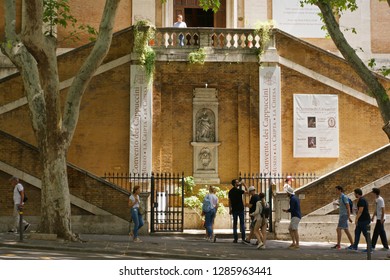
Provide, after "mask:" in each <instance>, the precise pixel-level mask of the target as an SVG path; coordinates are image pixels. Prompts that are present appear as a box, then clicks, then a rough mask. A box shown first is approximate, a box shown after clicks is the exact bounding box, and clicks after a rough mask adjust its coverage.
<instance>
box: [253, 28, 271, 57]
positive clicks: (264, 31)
mask: <svg viewBox="0 0 390 280" xmlns="http://www.w3.org/2000/svg"><path fill="white" fill-rule="evenodd" d="M272 28H273V22H270V21H269V22H260V23H258V24H257V27H256V29H255V31H254V34H255V36H256V35H257V36H259V38H260V40H259V44H260V47H259V48H258V49H257V56H258V59H259V63H260V58H261V56H262V55H263V54H264V52H265V48H266V46H267V45H268V43H269V41H270V40H271V30H272Z"/></svg>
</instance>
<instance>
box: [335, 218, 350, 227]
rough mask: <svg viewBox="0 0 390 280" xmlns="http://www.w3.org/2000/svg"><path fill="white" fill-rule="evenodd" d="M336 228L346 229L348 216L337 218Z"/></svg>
mask: <svg viewBox="0 0 390 280" xmlns="http://www.w3.org/2000/svg"><path fill="white" fill-rule="evenodd" d="M337 227H338V228H342V229H348V215H341V216H340V217H339V224H338V225H337Z"/></svg>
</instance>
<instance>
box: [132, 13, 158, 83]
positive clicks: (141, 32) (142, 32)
mask: <svg viewBox="0 0 390 280" xmlns="http://www.w3.org/2000/svg"><path fill="white" fill-rule="evenodd" d="M155 31H156V27H154V25H153V24H152V23H151V22H150V21H148V20H139V21H137V22H136V24H135V25H134V51H135V52H136V53H138V55H139V62H140V64H141V65H142V66H143V67H145V71H146V76H147V79H148V81H149V82H151V81H152V78H153V74H154V66H155V61H156V53H155V51H154V50H153V49H152V48H151V47H150V46H149V41H150V40H152V39H154V35H155Z"/></svg>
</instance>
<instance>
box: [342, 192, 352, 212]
mask: <svg viewBox="0 0 390 280" xmlns="http://www.w3.org/2000/svg"><path fill="white" fill-rule="evenodd" d="M344 195H345V194H344ZM345 196H346V195H345ZM346 197H347V199H348V204H349V210H350V211H351V214H352V209H353V202H352V200H351V199H350V198H349V197H348V196H346ZM345 206H347V205H345Z"/></svg>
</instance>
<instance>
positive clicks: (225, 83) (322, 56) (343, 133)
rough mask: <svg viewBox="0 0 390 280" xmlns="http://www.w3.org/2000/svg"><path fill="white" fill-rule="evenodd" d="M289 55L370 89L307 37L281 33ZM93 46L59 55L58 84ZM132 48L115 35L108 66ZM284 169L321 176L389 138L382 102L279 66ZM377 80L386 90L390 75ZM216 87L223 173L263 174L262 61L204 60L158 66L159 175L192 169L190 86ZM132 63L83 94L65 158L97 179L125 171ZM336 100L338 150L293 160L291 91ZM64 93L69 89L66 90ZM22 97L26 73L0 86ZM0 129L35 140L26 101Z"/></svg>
mask: <svg viewBox="0 0 390 280" xmlns="http://www.w3.org/2000/svg"><path fill="white" fill-rule="evenodd" d="M276 36H277V37H276V44H277V49H278V52H279V54H280V55H281V56H283V57H284V58H287V59H289V60H291V61H293V62H296V63H298V64H300V65H303V66H304V67H306V68H309V69H312V70H313V71H316V72H319V73H321V74H323V75H326V76H329V77H330V78H332V79H334V80H336V81H339V82H341V83H344V84H346V85H347V86H350V87H353V88H354V89H356V90H359V91H362V92H364V90H365V87H364V86H363V85H362V83H361V81H360V80H359V79H358V77H357V76H356V75H355V74H353V72H352V71H351V69H350V68H349V67H348V65H347V64H346V63H345V61H343V60H342V59H340V58H338V57H335V56H334V55H331V54H329V53H328V52H325V51H323V50H321V49H319V48H316V47H313V46H311V45H309V44H308V43H306V42H303V41H301V40H298V39H296V38H293V37H291V36H288V35H287V34H285V33H283V32H277V33H276ZM90 48H91V45H87V46H84V47H81V48H79V49H76V50H74V51H72V52H70V53H66V54H64V55H62V56H60V57H59V69H60V76H61V78H60V80H61V81H64V80H67V79H69V78H71V77H73V75H75V73H76V71H77V69H78V67H79V66H80V65H81V63H82V62H83V60H84V59H85V57H86V56H87V55H88V53H89V51H90ZM131 51H132V33H131V29H128V30H123V31H121V32H119V33H116V34H115V36H114V38H113V43H112V47H111V49H110V52H109V54H108V56H107V58H106V59H105V62H109V61H112V60H115V59H118V58H121V57H123V56H126V55H128V54H129V53H131ZM281 73H282V74H281V75H282V77H281V86H282V87H281V95H282V104H281V107H282V117H281V121H282V132H283V134H282V161H283V166H282V170H283V171H284V172H293V173H302V172H315V173H316V174H317V175H322V174H325V173H327V172H330V171H332V170H334V169H336V168H338V167H340V166H343V165H345V164H347V163H348V162H350V161H352V160H354V159H356V158H358V157H360V156H363V155H365V154H367V153H369V152H371V151H373V150H375V149H377V148H379V147H381V146H383V145H385V144H386V143H388V139H387V137H386V135H385V134H384V133H383V132H382V120H381V117H380V114H379V110H378V108H377V107H375V106H372V105H369V104H366V103H364V102H363V101H360V100H358V99H356V98H354V97H351V96H349V95H347V94H344V93H342V92H339V91H337V90H335V89H333V88H331V87H329V86H327V85H326V84H322V83H320V82H318V81H315V80H313V79H311V78H309V77H307V76H304V75H303V74H301V73H299V72H297V71H295V70H292V69H290V68H287V67H284V66H282V67H281ZM381 81H382V82H383V83H384V84H385V85H386V86H388V87H390V82H389V80H384V79H381ZM206 83H207V84H208V86H209V87H214V88H217V89H218V95H219V141H220V142H221V145H220V146H219V159H218V160H219V176H220V179H221V183H223V184H229V183H230V181H231V179H232V178H234V177H236V176H237V174H238V173H239V172H240V171H241V172H258V171H259V159H260V157H261V156H262V155H261V154H260V150H259V119H258V116H259V104H258V103H259V98H258V92H259V66H258V64H257V63H249V62H239V63H224V62H207V63H205V64H204V65H191V64H189V63H187V62H185V61H181V62H172V61H171V62H157V64H156V73H155V79H154V84H153V160H152V162H153V171H155V172H182V171H183V172H184V174H185V176H188V175H191V174H192V170H193V167H192V164H193V163H192V161H193V155H192V152H193V147H192V146H191V141H192V93H193V90H194V88H197V87H204V86H205V84H206ZM129 92H130V63H125V64H123V65H121V66H119V67H116V68H114V69H112V70H110V71H107V72H105V73H103V74H100V75H98V76H96V77H94V78H93V79H92V81H91V83H90V86H89V87H88V89H87V90H86V93H85V94H84V97H83V100H82V105H81V112H80V117H79V122H78V126H77V129H76V132H75V135H74V138H73V141H72V143H71V146H70V148H69V152H68V161H69V162H71V163H73V164H75V165H77V166H80V167H82V168H83V169H85V170H88V171H89V172H91V173H93V174H97V175H98V176H103V174H104V173H105V172H128V170H129V141H130V140H129V137H130V134H129V125H130V116H129V108H130V98H129ZM294 93H301V94H302V93H303V94H305V93H307V94H337V95H338V96H339V108H340V110H339V117H340V123H339V125H340V130H339V131H340V137H339V141H340V156H339V157H338V158H319V159H317V158H316V159H314V158H294V157H293V94H294ZM64 94H66V90H64ZM22 97H23V86H22V84H21V80H20V77H19V76H18V75H14V76H12V77H9V78H7V79H3V80H1V82H0V106H2V105H4V104H8V103H9V102H12V101H15V100H18V99H19V98H22ZM0 130H4V131H6V132H7V133H9V134H11V135H14V136H16V137H18V138H20V139H23V140H24V141H26V142H28V143H30V144H32V145H34V144H35V139H34V135H33V132H32V129H31V124H30V120H29V112H28V108H27V106H23V107H19V108H17V109H15V110H12V111H10V112H7V113H5V114H1V115H0Z"/></svg>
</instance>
